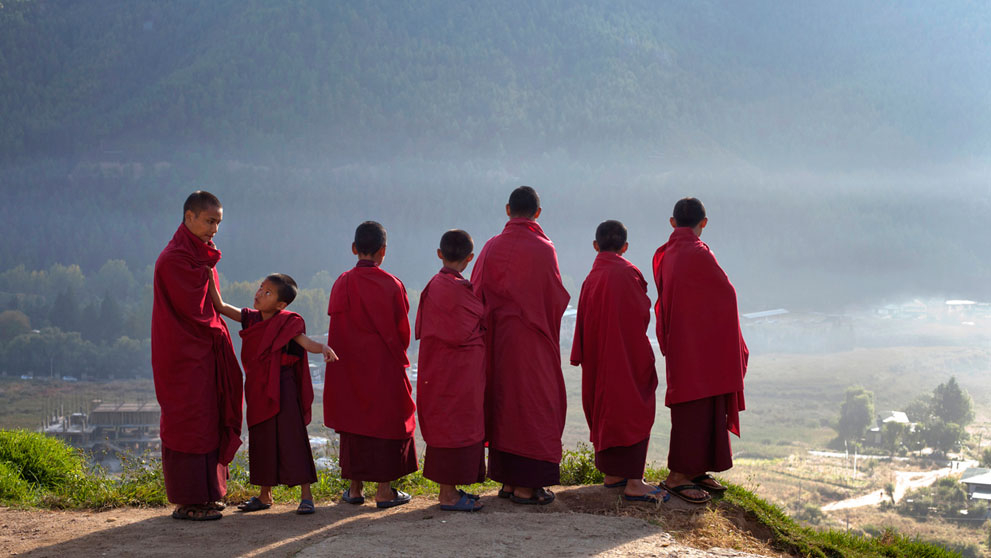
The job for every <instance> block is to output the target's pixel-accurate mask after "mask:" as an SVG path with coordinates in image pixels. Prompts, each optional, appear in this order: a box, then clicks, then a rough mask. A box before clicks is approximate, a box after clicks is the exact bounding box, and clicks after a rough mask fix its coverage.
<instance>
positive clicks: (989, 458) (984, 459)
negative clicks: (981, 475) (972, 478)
mask: <svg viewBox="0 0 991 558" xmlns="http://www.w3.org/2000/svg"><path fill="white" fill-rule="evenodd" d="M981 467H991V448H988V449H986V450H984V451H983V452H981Z"/></svg>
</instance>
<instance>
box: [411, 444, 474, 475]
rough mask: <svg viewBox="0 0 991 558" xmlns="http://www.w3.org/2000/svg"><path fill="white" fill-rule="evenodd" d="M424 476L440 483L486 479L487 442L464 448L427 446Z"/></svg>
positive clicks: (424, 459)
mask: <svg viewBox="0 0 991 558" xmlns="http://www.w3.org/2000/svg"><path fill="white" fill-rule="evenodd" d="M423 476H424V477H426V478H428V479H430V480H432V481H434V482H436V483H438V484H475V483H476V482H483V481H485V442H479V443H477V444H475V445H473V446H468V447H464V448H438V447H434V446H427V450H426V453H425V455H424V457H423Z"/></svg>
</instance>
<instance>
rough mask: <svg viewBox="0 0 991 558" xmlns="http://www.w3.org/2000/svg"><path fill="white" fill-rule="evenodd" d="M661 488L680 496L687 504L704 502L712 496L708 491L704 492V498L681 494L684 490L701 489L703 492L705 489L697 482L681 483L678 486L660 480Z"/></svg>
mask: <svg viewBox="0 0 991 558" xmlns="http://www.w3.org/2000/svg"><path fill="white" fill-rule="evenodd" d="M661 488H663V489H664V490H667V491H668V493H669V494H674V495H675V496H677V497H679V498H681V499H682V500H684V501H686V502H688V503H689V504H704V503H706V502H708V501H709V500H712V496H710V495H709V493H708V492H706V493H705V497H704V498H692V497H690V496H688V495H686V494H683V493H684V492H685V491H686V490H701V491H702V492H705V489H704V488H702V487H701V486H699V485H697V484H682V485H680V486H668V483H667V482H666V481H661Z"/></svg>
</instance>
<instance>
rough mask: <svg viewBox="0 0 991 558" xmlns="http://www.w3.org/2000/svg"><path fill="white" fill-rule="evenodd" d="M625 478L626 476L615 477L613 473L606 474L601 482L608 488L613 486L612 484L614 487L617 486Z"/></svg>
mask: <svg viewBox="0 0 991 558" xmlns="http://www.w3.org/2000/svg"><path fill="white" fill-rule="evenodd" d="M625 480H626V477H617V476H615V475H606V476H605V478H603V479H602V484H604V485H606V487H608V488H613V487H614V486H615V487H618V486H620V485H622V483H623V481H625Z"/></svg>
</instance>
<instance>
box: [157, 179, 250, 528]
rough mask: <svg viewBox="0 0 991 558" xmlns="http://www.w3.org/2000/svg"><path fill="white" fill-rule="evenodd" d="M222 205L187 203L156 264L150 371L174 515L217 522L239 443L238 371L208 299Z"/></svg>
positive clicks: (201, 200) (198, 197)
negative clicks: (156, 400)
mask: <svg viewBox="0 0 991 558" xmlns="http://www.w3.org/2000/svg"><path fill="white" fill-rule="evenodd" d="M221 219H223V207H221V205H220V200H218V199H217V197H216V196H214V195H213V194H211V193H209V192H203V191H196V192H193V193H192V194H190V196H189V197H188V198H186V203H185V204H184V205H183V221H182V224H181V225H179V229H178V230H177V231H176V232H175V235H173V237H172V240H171V241H170V242H169V244H168V245H167V246H166V247H165V249H164V250H162V253H161V254H160V255H159V256H158V260H157V261H156V262H155V280H154V283H155V284H154V302H153V305H152V315H151V367H152V372H153V374H154V377H155V395H156V397H157V398H158V403H159V405H160V406H161V408H162V418H161V438H162V472H163V474H164V477H165V491H166V494H167V496H168V499H169V501H170V502H172V503H173V504H176V508H175V510H174V511H173V512H172V517H173V518H175V519H191V520H196V521H202V520H210V519H220V518H221V516H222V514H221V513H220V510H222V509H223V504H221V503H219V502H218V501H219V500H220V499H222V498H223V497H224V496H225V495H226V494H227V465H228V464H229V463H230V462H231V460H232V459H233V458H234V453H235V452H236V451H237V448H238V446H239V445H240V444H241V439H240V435H241V401H242V400H241V369H240V368H239V367H238V365H237V357H235V356H234V347H233V345H232V344H231V337H230V333H229V332H228V331H227V325H226V324H225V323H224V320H223V319H222V318H221V317H220V315H219V314H218V313H217V311H216V310H215V309H214V307H213V304H212V303H211V301H210V297H209V296H208V294H207V289H208V285H209V282H210V278H211V277H214V278H215V277H216V274H217V271H216V269H215V266H216V264H217V262H218V261H220V250H217V247H216V246H215V245H214V243H213V237H214V235H216V234H217V230H218V229H219V227H220V221H221Z"/></svg>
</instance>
